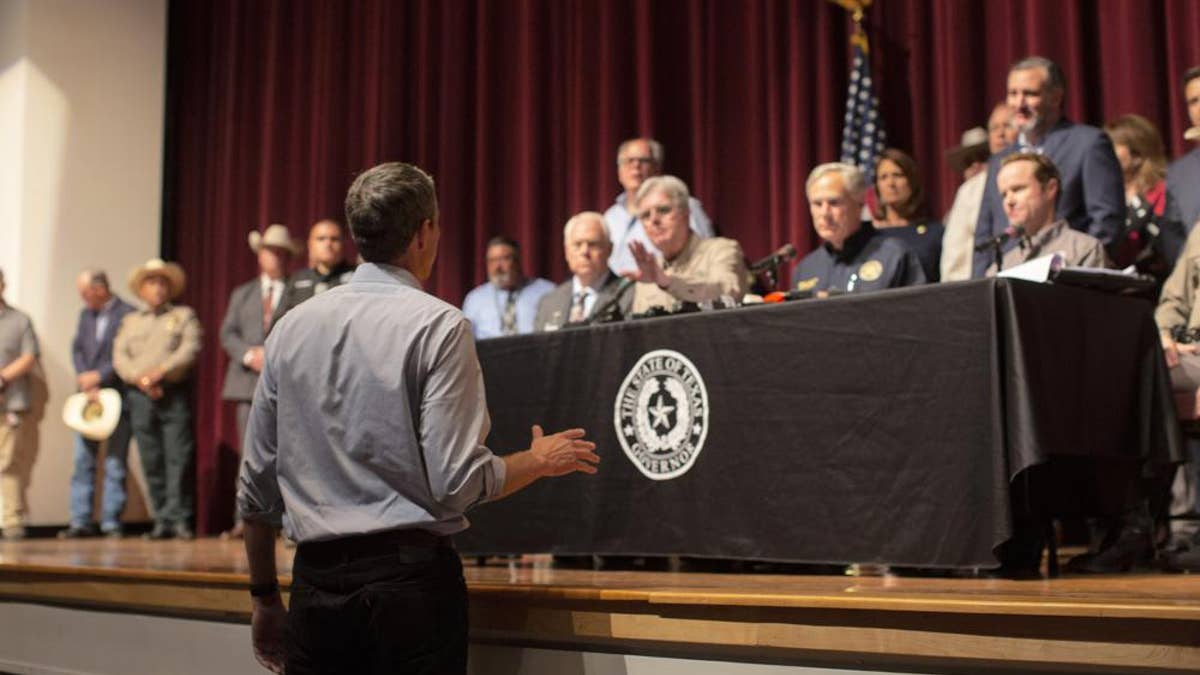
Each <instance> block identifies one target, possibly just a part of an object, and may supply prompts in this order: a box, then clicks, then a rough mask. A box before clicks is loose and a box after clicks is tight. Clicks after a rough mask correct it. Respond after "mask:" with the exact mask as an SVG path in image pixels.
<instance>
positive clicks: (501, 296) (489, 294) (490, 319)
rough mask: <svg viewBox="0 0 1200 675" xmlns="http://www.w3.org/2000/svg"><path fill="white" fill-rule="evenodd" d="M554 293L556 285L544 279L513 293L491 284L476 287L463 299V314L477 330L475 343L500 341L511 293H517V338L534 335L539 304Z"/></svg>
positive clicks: (536, 280)
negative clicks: (486, 340)
mask: <svg viewBox="0 0 1200 675" xmlns="http://www.w3.org/2000/svg"><path fill="white" fill-rule="evenodd" d="M552 290H554V284H552V283H550V282H549V281H546V280H545V279H528V280H526V281H525V285H523V286H521V287H520V288H517V289H514V290H512V291H503V290H500V289H499V288H496V287H495V286H493V285H492V284H491V283H490V282H489V283H486V284H483V285H482V286H476V287H475V288H474V289H472V290H471V292H470V293H467V297H466V298H464V299H463V314H465V315H466V316H467V319H468V320H469V321H470V322H471V327H472V328H474V330H475V339H476V340H485V339H487V338H494V337H500V336H502V335H504V333H503V332H502V331H501V330H500V321H501V317H503V316H504V306H505V305H506V304H507V303H508V295H509V293H516V294H517V300H516V308H517V334H525V333H532V332H533V320H534V318H535V317H536V316H537V308H538V302H539V301H540V300H541V299H542V296H543V295H545V294H547V293H549V292H550V291H552Z"/></svg>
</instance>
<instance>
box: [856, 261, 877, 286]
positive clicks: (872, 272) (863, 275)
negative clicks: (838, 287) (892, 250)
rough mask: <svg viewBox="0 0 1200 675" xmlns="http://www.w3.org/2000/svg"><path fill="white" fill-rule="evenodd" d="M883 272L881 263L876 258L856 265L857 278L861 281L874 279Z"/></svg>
mask: <svg viewBox="0 0 1200 675" xmlns="http://www.w3.org/2000/svg"><path fill="white" fill-rule="evenodd" d="M882 274H883V263H881V262H879V261H878V260H868V261H867V262H865V263H863V264H861V265H859V266H858V278H859V279H862V280H863V281H875V280H876V279H878V278H879V277H880V276H881V275H882Z"/></svg>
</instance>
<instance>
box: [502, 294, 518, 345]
mask: <svg viewBox="0 0 1200 675" xmlns="http://www.w3.org/2000/svg"><path fill="white" fill-rule="evenodd" d="M500 332H501V333H502V334H504V335H516V333H517V292H516V291H509V292H508V300H505V301H504V316H502V317H500Z"/></svg>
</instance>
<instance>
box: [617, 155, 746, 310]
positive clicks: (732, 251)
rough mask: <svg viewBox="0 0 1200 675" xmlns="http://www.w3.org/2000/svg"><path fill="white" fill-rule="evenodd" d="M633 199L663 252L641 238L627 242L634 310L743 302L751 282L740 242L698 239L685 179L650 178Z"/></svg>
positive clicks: (651, 235)
mask: <svg viewBox="0 0 1200 675" xmlns="http://www.w3.org/2000/svg"><path fill="white" fill-rule="evenodd" d="M636 204H637V210H636V211H635V213H637V216H638V219H639V220H641V221H642V226H643V227H644V228H645V229H646V235H647V236H649V237H650V241H651V243H653V244H654V245H655V246H657V247H658V250H659V251H661V252H662V260H661V262H660V260H659V259H658V257H657V256H655V255H654V254H652V253H650V252H649V251H648V250H646V248H645V247H644V246H642V244H641V242H638V241H633V242H631V243H630V245H629V250H630V252H631V253H632V254H633V258H634V261H635V262H636V263H637V269H636V270H634V271H633V272H627V273H626V274H625V276H626V277H628V278H629V279H632V280H634V281H636V282H638V284H637V286H635V287H634V291H633V313H634V314H641V313H643V312H645V311H647V310H649V309H650V308H652V307H663V308H665V309H668V310H669V309H673V308H674V307H675V305H676V304H678V303H679V302H695V303H701V302H711V301H713V300H719V299H721V298H722V297H727V298H731V299H732V300H733V301H734V302H741V300H742V296H743V295H745V294H746V289H747V287H748V286H749V274H748V272H747V271H746V258H745V256H744V255H743V254H742V247H741V246H740V245H738V243H737V242H736V241H734V240H732V239H726V238H724V237H713V238H711V239H701V238H700V237H698V236H697V235H696V234H695V233H694V232H692V230H691V228H690V227H689V225H688V223H689V218H690V214H689V212H688V189H687V185H686V184H684V182H683V181H681V180H679V179H678V178H676V177H674V176H654V177H653V178H648V179H646V181H645V182H643V183H642V186H641V187H640V188H639V189H638V192H637V198H636Z"/></svg>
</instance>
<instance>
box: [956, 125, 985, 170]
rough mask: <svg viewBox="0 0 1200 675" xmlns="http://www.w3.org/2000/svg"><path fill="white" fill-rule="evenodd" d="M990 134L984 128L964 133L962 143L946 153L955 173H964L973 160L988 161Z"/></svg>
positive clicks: (968, 130)
mask: <svg viewBox="0 0 1200 675" xmlns="http://www.w3.org/2000/svg"><path fill="white" fill-rule="evenodd" d="M988 154H989V153H988V133H987V130H986V129H984V128H983V127H974V128H972V129H967V130H966V131H964V132H963V135H962V142H961V143H959V144H958V146H957V147H953V148H950V149H949V150H947V151H946V159H948V160H949V161H950V166H952V167H954V170H955V171H962V170H963V169H966V168H967V166H968V165H970V163H971V161H972V160H975V161H978V160H980V159H983V160H986V159H987V156H988Z"/></svg>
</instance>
